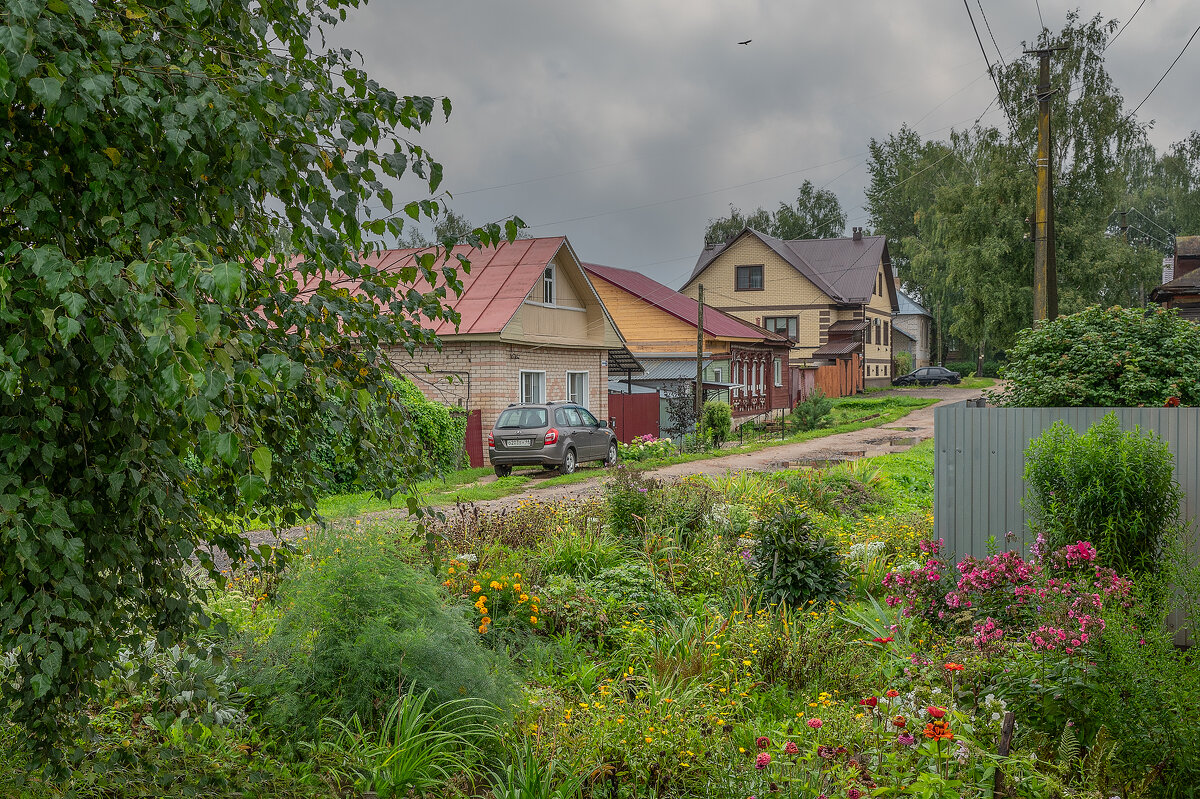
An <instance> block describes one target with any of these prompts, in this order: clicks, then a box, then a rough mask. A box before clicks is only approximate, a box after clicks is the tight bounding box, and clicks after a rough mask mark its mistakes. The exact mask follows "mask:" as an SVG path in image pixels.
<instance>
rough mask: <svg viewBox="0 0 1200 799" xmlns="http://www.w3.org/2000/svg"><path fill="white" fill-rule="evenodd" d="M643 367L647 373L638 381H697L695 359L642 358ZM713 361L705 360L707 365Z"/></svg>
mask: <svg viewBox="0 0 1200 799" xmlns="http://www.w3.org/2000/svg"><path fill="white" fill-rule="evenodd" d="M640 360H641V362H642V366H643V367H645V369H646V373H645V374H644V375H642V376H641V377H640V378H637V379H638V380H681V379H683V380H695V379H696V359H695V358H647V357H646V356H644V355H643V356H642V357H641V359H640ZM711 360H712V359H711V358H705V359H704V363H705V365H707V364H708V363H709V362H710V361H711Z"/></svg>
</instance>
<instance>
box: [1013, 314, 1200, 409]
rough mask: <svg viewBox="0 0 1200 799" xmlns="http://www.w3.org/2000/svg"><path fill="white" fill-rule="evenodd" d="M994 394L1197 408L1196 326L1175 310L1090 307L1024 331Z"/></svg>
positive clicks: (1029, 403)
mask: <svg viewBox="0 0 1200 799" xmlns="http://www.w3.org/2000/svg"><path fill="white" fill-rule="evenodd" d="M1003 377H1004V379H1005V380H1006V381H1007V383H1006V385H1005V388H1004V390H1003V391H1002V392H1000V394H999V396H998V397H997V399H998V400H999V401H1000V402H1001V403H1002V404H1004V405H1009V406H1013V407H1024V408H1053V407H1067V406H1096V407H1116V408H1128V407H1133V406H1136V405H1149V406H1153V407H1161V406H1162V405H1163V403H1164V402H1165V401H1166V400H1167V399H1168V398H1169V397H1177V398H1178V399H1179V400H1180V402H1181V403H1182V404H1184V405H1200V326H1198V325H1196V324H1194V323H1192V322H1188V321H1186V320H1184V319H1181V318H1180V317H1179V315H1178V314H1177V313H1176V312H1175V311H1168V310H1162V309H1155V310H1152V311H1148V312H1147V311H1142V310H1140V309H1137V308H1109V309H1107V310H1105V309H1103V308H1100V307H1099V306H1094V307H1092V308H1088V309H1086V310H1083V311H1080V312H1079V313H1076V314H1071V315H1070V316H1060V317H1059V318H1058V319H1055V320H1054V321H1052V322H1047V323H1045V324H1041V325H1038V326H1037V327H1036V328H1031V329H1030V330H1026V331H1025V332H1023V333H1022V334H1021V335H1020V336H1018V337H1017V343H1016V345H1015V346H1014V347H1013V348H1012V349H1010V350H1009V351H1008V365H1007V366H1006V367H1005V368H1004V370H1003Z"/></svg>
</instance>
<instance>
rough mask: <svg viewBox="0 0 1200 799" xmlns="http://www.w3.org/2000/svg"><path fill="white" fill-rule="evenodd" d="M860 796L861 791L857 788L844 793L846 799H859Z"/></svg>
mask: <svg viewBox="0 0 1200 799" xmlns="http://www.w3.org/2000/svg"><path fill="white" fill-rule="evenodd" d="M861 796H862V791H860V790H859V789H858V788H851V789H849V790H848V791H846V799H860V797H861Z"/></svg>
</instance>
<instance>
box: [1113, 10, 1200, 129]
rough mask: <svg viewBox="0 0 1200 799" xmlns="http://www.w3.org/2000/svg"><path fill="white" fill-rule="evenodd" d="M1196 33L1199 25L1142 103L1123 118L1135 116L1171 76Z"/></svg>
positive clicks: (1199, 26)
mask: <svg viewBox="0 0 1200 799" xmlns="http://www.w3.org/2000/svg"><path fill="white" fill-rule="evenodd" d="M1197 33H1200V25H1197V26H1196V30H1194V31H1192V35H1191V36H1189V37H1188V40H1187V44H1185V45H1184V46H1183V49H1182V50H1180V51H1179V55H1177V56H1175V60H1174V61H1172V62H1171V66H1169V67H1167V71H1166V72H1164V73H1163V76H1162V77H1161V78H1159V79H1158V83H1155V84H1154V86H1153V88H1151V89H1150V91H1149V92H1148V93H1147V94H1146V96H1145V97H1143V98H1142V101H1141V102H1140V103H1138V104H1137V107H1136V108H1134V109H1133V110H1132V111H1130V112H1129V113H1128V114H1127V115H1126V117H1125V118H1126V119H1129V118H1130V117H1132V116H1133V115H1134V114H1136V113H1137V112H1138V109H1139V108H1141V107H1142V106H1143V105H1145V104H1146V101H1147V100H1149V99H1150V95H1151V94H1154V90H1155V89H1157V88H1158V87H1159V84H1161V83H1162V82H1163V81H1164V80H1166V79H1167V75H1170V74H1171V70H1172V69H1174V68H1175V65H1176V64H1178V63H1179V59H1181V58H1183V54H1184V53H1186V52H1187V49H1188V47H1189V46H1191V44H1192V39H1195V38H1196V34H1197Z"/></svg>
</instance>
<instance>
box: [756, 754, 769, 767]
mask: <svg viewBox="0 0 1200 799" xmlns="http://www.w3.org/2000/svg"><path fill="white" fill-rule="evenodd" d="M769 765H771V753H770V752H759V753H758V757H756V758H754V768H756V769H758V770H759V771H762V770H763V769H765V768H766V767H767V766H769Z"/></svg>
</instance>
